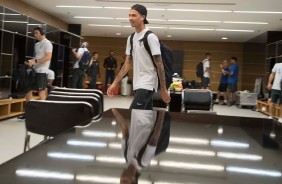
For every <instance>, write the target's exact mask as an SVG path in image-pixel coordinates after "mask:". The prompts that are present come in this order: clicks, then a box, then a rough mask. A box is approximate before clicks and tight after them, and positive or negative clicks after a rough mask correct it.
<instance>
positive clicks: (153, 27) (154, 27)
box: [147, 26, 166, 29]
mask: <svg viewBox="0 0 282 184" xmlns="http://www.w3.org/2000/svg"><path fill="white" fill-rule="evenodd" d="M147 28H149V29H166V27H156V26H148V27H147Z"/></svg>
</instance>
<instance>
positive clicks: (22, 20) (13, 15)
mask: <svg viewBox="0 0 282 184" xmlns="http://www.w3.org/2000/svg"><path fill="white" fill-rule="evenodd" d="M3 14H4V19H3V23H4V24H3V29H4V30H7V31H11V32H14V33H16V34H21V35H26V29H27V23H28V22H27V16H25V15H22V14H20V13H18V12H15V11H13V10H10V9H8V8H4V13H3Z"/></svg>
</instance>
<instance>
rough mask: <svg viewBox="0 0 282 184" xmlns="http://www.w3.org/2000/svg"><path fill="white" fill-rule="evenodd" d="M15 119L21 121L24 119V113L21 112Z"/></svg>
mask: <svg viewBox="0 0 282 184" xmlns="http://www.w3.org/2000/svg"><path fill="white" fill-rule="evenodd" d="M17 119H18V120H21V121H24V120H25V116H24V114H23V115H22V116H18V117H17Z"/></svg>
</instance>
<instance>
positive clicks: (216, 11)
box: [167, 9, 232, 13]
mask: <svg viewBox="0 0 282 184" xmlns="http://www.w3.org/2000/svg"><path fill="white" fill-rule="evenodd" d="M167 10H168V11H184V12H208V13H230V12H232V11H230V10H196V9H167Z"/></svg>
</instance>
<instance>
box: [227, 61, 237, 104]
mask: <svg viewBox="0 0 282 184" xmlns="http://www.w3.org/2000/svg"><path fill="white" fill-rule="evenodd" d="M230 64H231V66H230V67H229V72H226V74H227V75H228V89H229V95H228V96H229V99H230V98H231V100H230V102H229V106H232V105H235V104H236V91H237V83H238V76H239V67H238V65H237V58H236V57H231V60H230Z"/></svg>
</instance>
